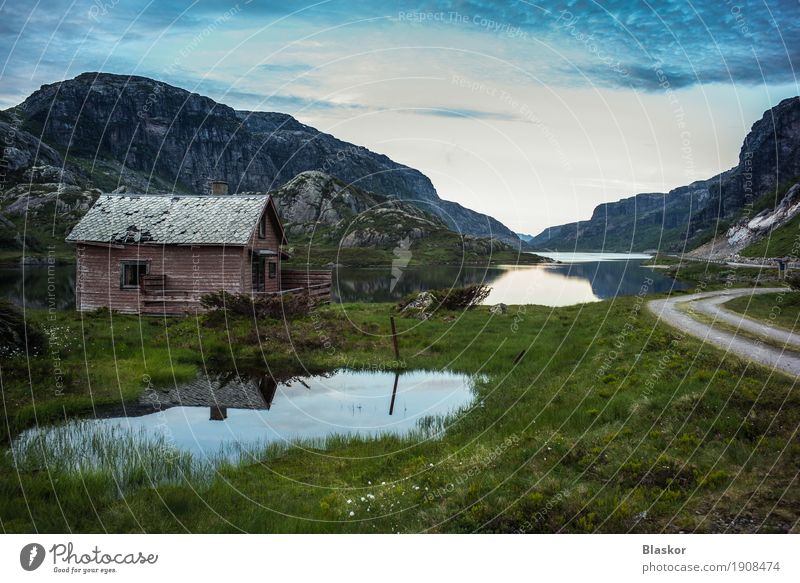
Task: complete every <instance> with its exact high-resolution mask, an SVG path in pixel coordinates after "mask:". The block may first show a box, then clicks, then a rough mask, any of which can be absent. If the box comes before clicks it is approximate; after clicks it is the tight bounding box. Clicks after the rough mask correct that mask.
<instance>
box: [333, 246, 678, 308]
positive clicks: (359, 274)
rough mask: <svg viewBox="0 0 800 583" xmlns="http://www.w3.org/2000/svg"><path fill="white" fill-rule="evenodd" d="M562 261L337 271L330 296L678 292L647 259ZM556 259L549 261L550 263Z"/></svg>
mask: <svg viewBox="0 0 800 583" xmlns="http://www.w3.org/2000/svg"><path fill="white" fill-rule="evenodd" d="M554 255H556V256H557V257H558V260H559V261H562V262H563V263H553V264H544V265H522V266H498V267H488V268H476V267H456V266H426V267H412V268H406V269H404V270H402V272H401V274H400V277H399V278H393V277H392V273H391V271H390V270H388V269H385V270H381V269H355V268H347V267H341V268H339V269H338V270H336V272H335V273H334V288H333V296H334V300H335V301H339V302H394V301H398V300H400V299H401V298H402V297H403V296H405V295H407V294H409V293H411V292H417V291H423V290H426V289H441V288H449V287H462V286H465V285H470V284H475V283H484V284H486V285H488V286H490V287H491V288H492V293H491V294H490V295H489V297H488V298H487V299H486V301H485V302H484V303H486V304H496V303H500V302H502V303H505V304H539V305H544V306H554V307H555V306H569V305H574V304H581V303H586V302H596V301H599V300H604V299H608V298H613V297H616V296H618V295H635V294H637V293H639V291H640V290H641V289H642V285H643V284H644V283H645V282H646V281H647V280H651V281H652V283H650V284H649V285H648V289H647V293H660V292H666V291H669V290H671V289H683V288H685V287H686V285H685V284H683V283H682V282H677V281H675V280H674V279H672V278H671V277H669V276H667V275H666V274H664V273H663V272H660V271H655V270H652V269H650V268H648V267H643V266H642V265H641V263H642V261H644V260H646V259H648V258H649V255H626V254H622V253H558V254H554ZM555 258H556V257H553V259H555Z"/></svg>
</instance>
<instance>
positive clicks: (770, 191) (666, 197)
mask: <svg viewBox="0 0 800 583" xmlns="http://www.w3.org/2000/svg"><path fill="white" fill-rule="evenodd" d="M798 177H800V97H792V98H790V99H786V100H784V101H782V102H781V103H779V104H778V105H777V106H775V107H773V108H772V109H770V110H768V111H767V112H765V113H764V116H763V117H762V118H761V119H760V120H758V121H757V122H756V123H755V124H753V126H752V128H751V130H750V132H749V133H748V134H747V137H746V138H745V140H744V143H743V144H742V147H741V150H740V153H739V161H738V164H737V165H736V166H734V167H733V168H731V169H730V170H728V171H726V172H723V173H722V174H718V175H717V176H714V177H713V178H710V179H708V180H701V181H697V182H694V183H692V184H690V185H688V186H681V187H679V188H676V189H674V190H671V191H670V192H668V193H647V194H638V195H636V196H633V197H630V198H626V199H622V200H620V201H618V202H612V203H607V204H602V205H599V206H598V207H597V208H595V210H594V212H593V214H592V218H591V219H589V220H588V221H579V222H576V223H569V224H566V225H559V226H556V227H551V228H549V229H545V230H544V231H543V232H542V233H540V234H539V235H537V236H536V237H534V238H533V240H532V241H530V242H529V245H531V246H532V247H534V248H536V249H559V250H564V251H566V250H572V249H576V248H577V249H581V250H601V249H603V250H608V251H628V250H635V251H642V250H652V249H659V250H662V251H688V250H690V249H693V248H695V247H697V246H699V245H702V244H704V243H706V242H708V241H709V240H711V239H713V238H714V237H715V236H717V235H720V234H723V233H725V231H726V230H727V229H728V228H729V227H730V225H731V224H733V223H737V222H741V221H746V220H748V218H749V217H748V215H749V214H751V213H752V212H753V211H754V209H755V210H763V209H764V208H767V207H768V208H775V207H776V206H777V205H778V204H779V203H780V200H781V198H782V196H783V195H784V193H785V192H787V189H786V187H787V186H788V185H790V184H792V183H793V182H794V181H795V180H796V179H797V178H798Z"/></svg>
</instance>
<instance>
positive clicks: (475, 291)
mask: <svg viewBox="0 0 800 583" xmlns="http://www.w3.org/2000/svg"><path fill="white" fill-rule="evenodd" d="M491 291H492V288H490V287H489V286H488V285H483V284H475V285H468V286H466V287H453V288H449V289H432V290H428V291H423V292H418V293H413V294H409V295H407V296H406V297H404V298H403V299H402V300H401V301H400V303H399V304H398V305H397V309H398V311H401V312H402V311H404V310H406V309H407V308H409V309H411V308H415V307H416V306H417V304H419V308H420V309H424V310H425V311H427V312H430V313H433V312H435V311H436V310H437V309H439V308H442V309H445V310H468V309H470V308H473V307H475V306H477V305H478V304H480V303H481V302H482V301H483V300H485V299H486V298H487V297H488V296H489V293H490V292H491ZM420 299H429V300H432V301H425V302H419V301H418V300H420Z"/></svg>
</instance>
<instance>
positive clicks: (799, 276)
mask: <svg viewBox="0 0 800 583" xmlns="http://www.w3.org/2000/svg"><path fill="white" fill-rule="evenodd" d="M786 283H788V284H789V287H790V288H792V289H793V290H794V291H800V273H797V272H792V273H790V274H789V275H787V276H786Z"/></svg>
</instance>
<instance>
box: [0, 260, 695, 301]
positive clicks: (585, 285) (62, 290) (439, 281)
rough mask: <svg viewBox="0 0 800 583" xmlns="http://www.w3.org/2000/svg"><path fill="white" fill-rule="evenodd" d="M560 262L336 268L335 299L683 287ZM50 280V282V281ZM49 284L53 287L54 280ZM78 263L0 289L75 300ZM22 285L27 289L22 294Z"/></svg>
mask: <svg viewBox="0 0 800 583" xmlns="http://www.w3.org/2000/svg"><path fill="white" fill-rule="evenodd" d="M551 255H552V256H553V259H557V260H558V261H561V262H562V263H557V264H546V265H531V266H500V267H488V268H487V267H484V268H478V267H458V266H448V265H431V266H425V267H410V268H405V269H402V270H400V271H399V274H396V275H397V277H393V276H392V272H391V269H388V268H386V269H368V268H353V267H340V268H338V269H336V270H335V271H334V273H333V288H332V296H333V301H335V302H396V301H398V300H400V299H401V298H402V297H404V296H406V295H408V294H409V293H411V292H417V291H423V290H427V289H442V288H450V287H461V286H465V285H470V284H476V283H485V284H486V285H489V286H491V287H492V288H493V290H492V293H491V295H490V296H489V297H488V298H487V300H486V303H489V304H495V303H499V302H502V303H505V304H539V305H545V306H566V305H572V304H578V303H584V302H593V301H597V300H602V299H607V298H613V297H615V296H617V295H634V294H637V293H638V292H639V290H640V289H641V287H642V283H643V282H644V281H645V279H647V278H650V279H652V280H653V283H652V284H651V285H650V287H649V290H648V292H649V293H658V292H665V291H669V290H670V289H683V288H685V287H686V286H685V285H684V284H682V283H680V282H676V281H675V280H673V279H672V278H670V277H669V276H667V275H666V274H664V273H663V272H661V271H657V270H652V269H649V268H646V267H642V266H641V263H642V261H643V260H645V259H647V258H648V256H647V255H626V254H622V253H554V254H551ZM51 279H52V280H53V281H50V280H51ZM51 283H52V286H51ZM74 287H75V267H74V266H70V265H67V266H58V267H56V268H55V271H54V274H53V278H50V276H49V274H48V271H47V267H46V266H26V267H25V270H24V277H23V270H22V268H17V267H15V268H0V295H2V296H4V297H7V298H10V299H11V300H12V301H14V302H16V303H18V304H22V302H23V296H24V298H25V302H26V304H27V306H28V307H30V308H46V307H48V306H49V305H50V302H51V301H52V302H54V303H55V305H56V307H58V308H61V309H72V308H74V306H75V292H74ZM23 289H24V294H23Z"/></svg>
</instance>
